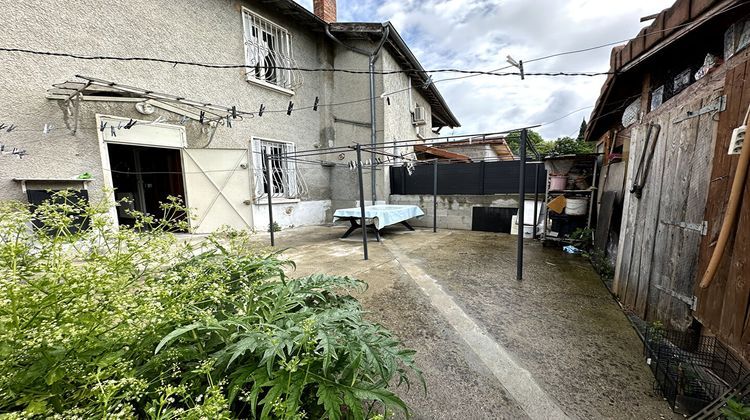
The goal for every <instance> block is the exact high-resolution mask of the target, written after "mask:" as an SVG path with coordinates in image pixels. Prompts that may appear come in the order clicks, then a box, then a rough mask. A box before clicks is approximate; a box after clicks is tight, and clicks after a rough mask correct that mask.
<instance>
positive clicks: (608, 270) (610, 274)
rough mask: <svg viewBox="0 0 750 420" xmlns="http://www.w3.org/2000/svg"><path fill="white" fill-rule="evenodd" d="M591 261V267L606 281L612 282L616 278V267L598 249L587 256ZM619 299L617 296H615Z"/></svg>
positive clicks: (594, 249)
mask: <svg viewBox="0 0 750 420" xmlns="http://www.w3.org/2000/svg"><path fill="white" fill-rule="evenodd" d="M586 255H587V256H588V258H589V261H591V266H592V267H594V270H595V271H596V272H597V273H598V274H599V276H600V277H601V278H603V279H604V280H612V279H613V278H614V277H615V267H614V266H612V263H611V262H609V259H608V258H607V255H606V254H605V253H604V251H602V250H601V249H598V248H593V249H592V250H591V251H590V252H588V253H587V254H586ZM615 297H616V298H617V296H615Z"/></svg>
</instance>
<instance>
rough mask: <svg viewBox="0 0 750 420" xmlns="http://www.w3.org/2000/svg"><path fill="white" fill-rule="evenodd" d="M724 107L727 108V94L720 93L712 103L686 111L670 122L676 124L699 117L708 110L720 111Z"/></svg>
mask: <svg viewBox="0 0 750 420" xmlns="http://www.w3.org/2000/svg"><path fill="white" fill-rule="evenodd" d="M725 109H727V95H722V96H719V97H718V98H716V101H714V103H712V104H710V105H706V106H704V107H703V108H701V109H699V110H698V111H697V112H693V111H688V112H687V115H685V116H684V117H680V118H677V119H676V120H674V121H672V124H678V123H681V122H683V121H685V120H689V119H691V118H695V117H700V116H701V115H703V114H708V113H709V112H722V111H724V110H725Z"/></svg>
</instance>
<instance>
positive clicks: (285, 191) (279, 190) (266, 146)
mask: <svg viewBox="0 0 750 420" xmlns="http://www.w3.org/2000/svg"><path fill="white" fill-rule="evenodd" d="M250 143H251V145H250V147H251V152H252V155H253V175H254V176H253V180H254V184H255V185H254V187H253V192H254V196H255V198H256V200H257V199H259V198H264V197H267V194H268V192H267V191H266V173H265V170H266V165H265V163H264V162H263V151H264V150H265V151H266V153H272V154H278V153H279V152H280V153H294V152H295V151H296V145H295V144H294V143H292V142H288V141H279V140H272V139H268V138H262V137H253V138H252V139H251V140H250ZM274 148H275V149H277V150H272V149H274ZM278 149H280V150H278ZM275 162H277V164H278V166H275V165H274V164H273V163H272V166H274V171H273V173H272V174H271V178H272V185H273V197H274V198H285V199H298V198H299V191H300V189H299V181H298V176H299V174H298V173H297V164H296V162H293V161H291V160H289V159H278V160H276V161H275Z"/></svg>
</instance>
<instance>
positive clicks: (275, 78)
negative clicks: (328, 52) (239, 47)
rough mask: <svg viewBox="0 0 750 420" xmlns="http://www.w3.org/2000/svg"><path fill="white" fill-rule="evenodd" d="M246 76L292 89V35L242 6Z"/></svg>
mask: <svg viewBox="0 0 750 420" xmlns="http://www.w3.org/2000/svg"><path fill="white" fill-rule="evenodd" d="M242 15H243V21H244V27H245V60H246V62H247V65H248V66H249V68H248V69H247V79H248V80H250V81H257V82H261V83H269V84H271V85H274V86H278V87H281V88H284V89H289V90H291V89H293V88H294V87H295V86H294V83H295V82H294V75H293V73H292V70H291V68H293V67H294V59H293V58H292V38H291V36H290V35H289V32H288V31H287V30H286V29H284V28H282V27H281V26H279V25H277V24H275V23H273V22H271V21H270V20H268V19H265V18H262V17H260V16H259V15H257V14H255V13H253V12H251V11H249V10H247V9H243V13H242Z"/></svg>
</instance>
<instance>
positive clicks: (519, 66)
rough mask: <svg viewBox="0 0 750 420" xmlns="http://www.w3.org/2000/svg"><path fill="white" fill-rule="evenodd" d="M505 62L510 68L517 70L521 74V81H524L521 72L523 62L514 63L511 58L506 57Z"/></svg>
mask: <svg viewBox="0 0 750 420" xmlns="http://www.w3.org/2000/svg"><path fill="white" fill-rule="evenodd" d="M506 61H507V62H508V64H510V65H511V66H513V67H515V68H517V69H518V71H519V72H520V73H521V80H524V72H523V60H518V61H516V60H515V59H514V58H513V57H511V56H507V57H506Z"/></svg>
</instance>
